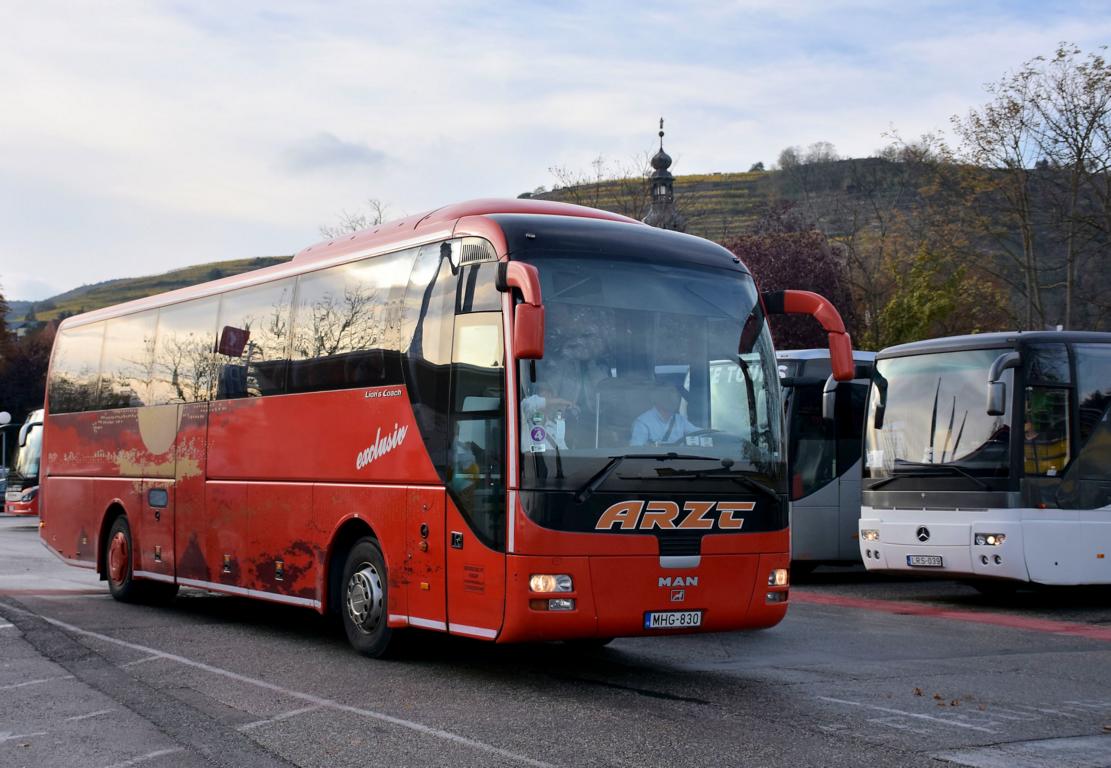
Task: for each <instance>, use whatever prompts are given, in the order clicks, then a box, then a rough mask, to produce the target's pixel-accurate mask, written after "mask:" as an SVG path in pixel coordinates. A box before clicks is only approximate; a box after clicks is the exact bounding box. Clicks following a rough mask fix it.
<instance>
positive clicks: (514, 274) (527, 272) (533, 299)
mask: <svg viewBox="0 0 1111 768" xmlns="http://www.w3.org/2000/svg"><path fill="white" fill-rule="evenodd" d="M496 285H497V289H498V290H499V291H501V292H502V293H505V292H506V291H511V290H513V289H514V288H516V289H517V290H518V291H520V292H521V298H522V299H523V300H524V302H525V303H526V304H531V305H532V306H534V307H539V306H541V305H542V304H543V300H542V299H541V297H540V272H539V271H538V270H537V269H536V267H534V266H533V265H532V264H526V263H524V262H523V261H503V262H500V263H499V264H498V277H497V283H496Z"/></svg>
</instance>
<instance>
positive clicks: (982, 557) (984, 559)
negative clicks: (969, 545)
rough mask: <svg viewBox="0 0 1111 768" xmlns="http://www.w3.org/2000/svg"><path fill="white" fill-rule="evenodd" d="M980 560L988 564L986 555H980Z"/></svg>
mask: <svg viewBox="0 0 1111 768" xmlns="http://www.w3.org/2000/svg"><path fill="white" fill-rule="evenodd" d="M980 562H981V563H983V564H984V565H987V564H988V556H987V555H980Z"/></svg>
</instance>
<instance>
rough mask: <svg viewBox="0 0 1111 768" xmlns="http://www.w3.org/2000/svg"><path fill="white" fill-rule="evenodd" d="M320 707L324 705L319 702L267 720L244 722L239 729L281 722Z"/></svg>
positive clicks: (249, 728)
mask: <svg viewBox="0 0 1111 768" xmlns="http://www.w3.org/2000/svg"><path fill="white" fill-rule="evenodd" d="M318 709H322V707H321V706H320V705H318V704H314V705H312V706H310V707H301V708H300V709H291V710H290V711H289V712H282V713H281V714H280V715H274V716H273V717H268V718H266V719H265V720H255V721H254V722H253V723H244V724H243V725H241V726H239V727H238V728H237V730H240V731H249V730H251V729H252V728H258V727H259V726H263V725H269V724H270V723H280V722H281V721H282V720H288V719H289V718H291V717H297V715H304V714H306V713H308V712H315V711H316V710H318Z"/></svg>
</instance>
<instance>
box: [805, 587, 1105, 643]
mask: <svg viewBox="0 0 1111 768" xmlns="http://www.w3.org/2000/svg"><path fill="white" fill-rule="evenodd" d="M791 600H792V601H793V602H799V603H810V604H812V605H831V606H836V607H838V608H859V609H861V610H865V611H879V612H881V613H895V614H900V615H910V616H925V617H927V618H934V619H950V620H953V621H967V622H972V623H975V624H992V625H994V626H997V627H1007V628H1009V629H1024V630H1028V631H1031V632H1044V633H1047V634H1051V635H1070V636H1072V637H1083V638H1087V639H1089V640H1107V641H1111V627H1095V626H1092V625H1090V624H1078V623H1076V622H1071V621H1056V620H1055V619H1039V618H1034V617H1031V616H1015V615H1013V614H1010V613H992V612H981V611H965V610H960V609H958V608H938V607H936V606H932V605H922V604H920V603H910V602H906V601H902V600H882V599H878V598H870V597H849V596H847V595H830V594H826V593H824V592H811V591H809V590H799V589H796V590H792V591H791Z"/></svg>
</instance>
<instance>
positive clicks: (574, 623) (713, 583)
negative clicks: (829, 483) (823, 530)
mask: <svg viewBox="0 0 1111 768" xmlns="http://www.w3.org/2000/svg"><path fill="white" fill-rule="evenodd" d="M789 559H790V556H789V554H788V553H787V552H782V553H775V554H728V555H702V556H700V557H692V558H690V559H689V560H688V561H687V562H685V563H684V565H685V566H686V567H665V566H664V565H662V564H661V563H663V562H665V561H662V560H661V558H660V557H659V556H656V555H629V556H590V557H543V556H530V555H509V557H508V558H507V566H508V568H507V570H508V572H507V579H506V581H507V583H506V610H505V624H504V626H503V629H502V632H501V634H500V635H499V637H498V641H499V642H524V641H538V640H567V639H574V638H589V637H605V638H608V637H633V636H648V635H669V634H686V633H691V632H723V631H730V630H738V629H758V628H763V627H771V626H774V625H775V624H778V623H779V622H780V621H781V620H782V619H783V617H784V616H785V615H786V613H787V596H788V588H787V586H786V585H783V586H779V587H776V586H768V580H769V575H771V574H773V572H774V571H775V570H776V569H786V568H787V567H788V561H789ZM673 563H674V560H672V559H668V564H673ZM537 574H549V575H566V576H570V577H571V583H572V589H571V591H569V592H560V593H556V592H548V593H536V592H533V591H531V590H530V585H529V582H530V579H531V577H532V576H534V575H537ZM769 595H771V596H770V597H769ZM553 601H554V602H553ZM553 608H554V609H553ZM657 612H680V613H682V614H685V621H688V622H689V620H690V618H689V617H690V616H691V614H694V613H697V614H698V623H697V625H696V626H690V625H687V626H681V627H670V628H667V629H648V628H646V624H647V623H648V615H649V614H652V613H657Z"/></svg>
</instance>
